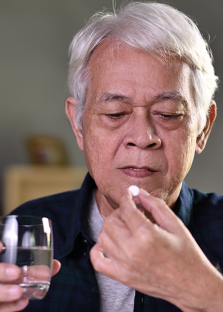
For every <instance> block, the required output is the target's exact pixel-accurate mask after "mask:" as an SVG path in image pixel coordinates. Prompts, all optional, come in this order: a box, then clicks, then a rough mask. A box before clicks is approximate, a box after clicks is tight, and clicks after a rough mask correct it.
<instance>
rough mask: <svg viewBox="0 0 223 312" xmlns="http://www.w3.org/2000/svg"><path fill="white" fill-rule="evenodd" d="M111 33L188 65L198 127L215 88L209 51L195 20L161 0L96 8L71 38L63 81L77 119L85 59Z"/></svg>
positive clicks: (84, 82)
mask: <svg viewBox="0 0 223 312" xmlns="http://www.w3.org/2000/svg"><path fill="white" fill-rule="evenodd" d="M108 37H111V38H112V39H116V40H117V41H122V42H123V43H125V44H126V45H128V46H130V47H132V48H136V49H139V50H143V51H146V52H148V53H149V54H152V55H154V56H155V57H156V58H158V59H160V60H164V61H165V59H166V58H167V56H168V57H169V56H170V57H179V58H180V59H182V60H184V61H185V62H187V63H188V64H189V66H190V67H191V69H192V85H193V88H194V101H195V105H196V107H197V110H198V113H199V115H200V125H199V126H200V128H199V130H200V131H199V132H201V131H202V130H203V128H204V126H205V124H206V118H207V115H208V113H209V108H210V105H211V100H212V99H213V96H214V93H215V91H216V89H217V80H218V78H217V76H215V73H214V68H213V65H212V61H213V58H212V54H211V51H210V49H209V46H208V44H207V42H206V41H205V40H204V39H203V37H202V35H201V33H200V31H199V30H198V28H197V26H196V25H195V23H194V22H193V21H192V20H191V19H190V18H189V17H188V16H186V15H185V14H184V13H182V12H180V11H178V10H176V9H174V8H173V7H171V6H169V5H166V4H161V3H153V2H148V3H140V2H133V3H130V4H128V5H126V6H124V7H123V8H121V9H120V10H119V12H118V13H110V12H100V13H97V14H95V15H94V16H93V17H92V18H91V19H90V21H89V22H88V24H87V25H86V26H85V27H84V28H83V29H81V30H80V31H79V32H78V33H77V34H76V35H75V36H74V38H73V40H72V42H71V45H70V48H69V53H70V66H69V76H68V86H69V90H70V93H71V95H72V96H73V97H74V98H75V99H76V100H77V101H78V106H77V111H76V113H77V123H78V126H79V127H80V129H82V116H83V112H84V105H85V100H86V93H87V86H88V83H89V78H90V73H89V71H88V68H87V63H88V61H89V59H90V57H91V55H92V53H93V51H94V49H95V48H96V47H97V46H98V45H99V44H100V43H101V42H102V41H103V40H104V39H105V38H108Z"/></svg>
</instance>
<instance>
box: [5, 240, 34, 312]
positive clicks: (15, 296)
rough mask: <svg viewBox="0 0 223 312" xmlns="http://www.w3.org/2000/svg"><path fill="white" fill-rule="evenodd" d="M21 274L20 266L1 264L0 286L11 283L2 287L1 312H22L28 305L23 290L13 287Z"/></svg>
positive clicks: (16, 286)
mask: <svg viewBox="0 0 223 312" xmlns="http://www.w3.org/2000/svg"><path fill="white" fill-rule="evenodd" d="M0 244H1V243H0ZM0 248H1V247H0ZM20 274H21V269H20V268H19V267H18V266H16V265H14V264H8V263H0V284H1V283H6V282H7V283H9V284H8V285H5V284H3V285H0V312H8V311H21V310H23V309H24V308H25V307H26V306H27V305H28V303H29V301H28V299H27V298H22V295H23V291H22V288H21V287H20V286H18V285H13V281H14V280H16V279H18V278H19V276H20ZM10 283H11V284H10Z"/></svg>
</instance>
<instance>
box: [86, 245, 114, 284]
mask: <svg viewBox="0 0 223 312" xmlns="http://www.w3.org/2000/svg"><path fill="white" fill-rule="evenodd" d="M90 260H91V263H92V265H93V267H94V269H95V271H97V272H100V273H102V274H104V275H106V276H108V277H110V278H114V276H116V274H115V272H116V271H115V268H114V265H113V262H112V260H111V259H109V258H106V257H105V256H104V250H103V249H102V248H101V246H100V244H98V243H97V244H95V245H94V246H93V247H92V248H91V250H90Z"/></svg>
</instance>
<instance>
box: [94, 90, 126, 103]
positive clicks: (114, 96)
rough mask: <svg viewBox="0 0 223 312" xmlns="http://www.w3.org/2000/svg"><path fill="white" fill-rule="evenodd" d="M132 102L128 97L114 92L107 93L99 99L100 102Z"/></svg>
mask: <svg viewBox="0 0 223 312" xmlns="http://www.w3.org/2000/svg"><path fill="white" fill-rule="evenodd" d="M130 100H131V98H130V97H128V96H125V95H122V94H118V93H112V92H106V93H104V94H103V95H102V96H101V97H100V98H99V101H100V102H112V101H120V102H126V101H130Z"/></svg>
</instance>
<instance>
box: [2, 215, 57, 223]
mask: <svg viewBox="0 0 223 312" xmlns="http://www.w3.org/2000/svg"><path fill="white" fill-rule="evenodd" d="M12 217H14V218H15V217H16V218H18V217H19V218H33V219H41V220H42V219H43V218H46V219H48V220H49V221H51V219H49V218H48V217H44V216H33V215H16V214H15V215H14V214H13V215H5V216H0V219H7V218H12Z"/></svg>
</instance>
